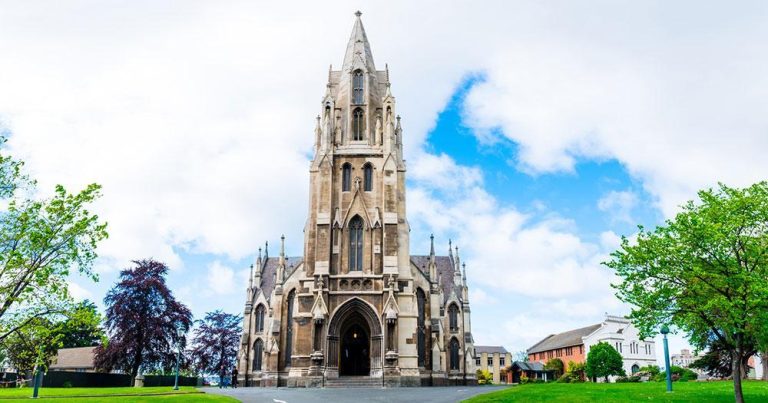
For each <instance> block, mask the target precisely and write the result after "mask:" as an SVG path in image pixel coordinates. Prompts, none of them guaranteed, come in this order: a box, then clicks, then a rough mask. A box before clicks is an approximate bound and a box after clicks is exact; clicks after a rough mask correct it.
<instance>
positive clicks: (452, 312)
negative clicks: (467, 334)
mask: <svg viewBox="0 0 768 403" xmlns="http://www.w3.org/2000/svg"><path fill="white" fill-rule="evenodd" d="M448 325H449V328H450V329H451V332H458V331H459V308H458V307H457V306H456V304H451V306H449V307H448Z"/></svg>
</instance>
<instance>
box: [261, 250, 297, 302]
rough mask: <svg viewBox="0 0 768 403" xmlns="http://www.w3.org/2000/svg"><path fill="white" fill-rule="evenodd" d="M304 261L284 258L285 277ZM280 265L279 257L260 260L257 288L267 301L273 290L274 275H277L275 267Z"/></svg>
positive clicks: (295, 257) (294, 257) (295, 258)
mask: <svg viewBox="0 0 768 403" xmlns="http://www.w3.org/2000/svg"><path fill="white" fill-rule="evenodd" d="M303 261H304V258H303V257H300V256H293V257H286V258H285V276H286V278H287V277H288V276H289V275H290V274H291V273H292V272H293V270H294V269H295V268H297V267H299V265H300V264H301V263H302V262H303ZM279 263H280V258H279V257H268V258H266V259H263V260H262V269H261V284H260V285H259V288H261V291H262V292H263V293H264V296H265V297H266V298H267V299H269V297H270V296H271V295H272V290H273V289H274V288H275V273H277V266H278V264H279Z"/></svg>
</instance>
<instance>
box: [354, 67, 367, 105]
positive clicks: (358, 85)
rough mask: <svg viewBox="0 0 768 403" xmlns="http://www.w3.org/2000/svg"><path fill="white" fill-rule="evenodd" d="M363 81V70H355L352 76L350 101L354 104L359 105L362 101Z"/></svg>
mask: <svg viewBox="0 0 768 403" xmlns="http://www.w3.org/2000/svg"><path fill="white" fill-rule="evenodd" d="M364 82H365V81H364V79H363V72H362V71H360V70H355V72H354V75H353V76H352V101H353V103H355V104H358V105H359V104H362V103H363V94H364V93H363V85H364Z"/></svg>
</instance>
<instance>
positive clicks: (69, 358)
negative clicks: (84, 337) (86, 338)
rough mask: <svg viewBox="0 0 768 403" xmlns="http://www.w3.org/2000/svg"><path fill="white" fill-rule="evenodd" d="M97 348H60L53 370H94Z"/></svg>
mask: <svg viewBox="0 0 768 403" xmlns="http://www.w3.org/2000/svg"><path fill="white" fill-rule="evenodd" d="M95 349H96V347H75V348H60V349H59V351H58V352H57V354H56V359H55V362H54V363H53V364H51V367H50V368H51V369H59V368H61V369H66V368H93V357H94V355H95V353H94V350H95Z"/></svg>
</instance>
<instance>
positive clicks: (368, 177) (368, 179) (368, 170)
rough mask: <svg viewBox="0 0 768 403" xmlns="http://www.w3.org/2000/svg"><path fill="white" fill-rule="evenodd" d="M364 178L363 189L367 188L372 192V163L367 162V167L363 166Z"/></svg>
mask: <svg viewBox="0 0 768 403" xmlns="http://www.w3.org/2000/svg"><path fill="white" fill-rule="evenodd" d="M363 178H364V179H365V180H364V182H365V183H364V184H363V186H364V187H363V189H365V191H366V192H370V191H371V190H373V167H372V166H371V164H370V163H368V164H365V167H364V168H363Z"/></svg>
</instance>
